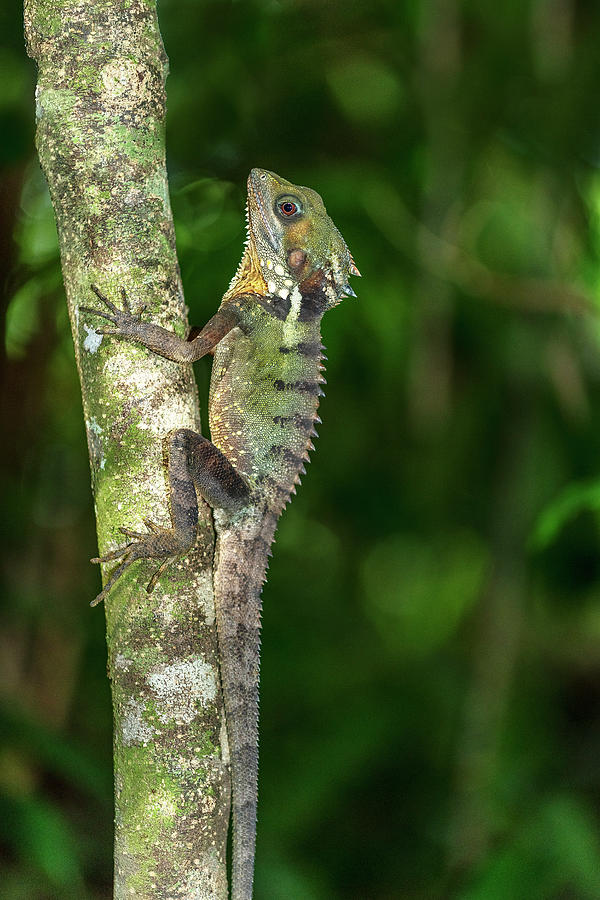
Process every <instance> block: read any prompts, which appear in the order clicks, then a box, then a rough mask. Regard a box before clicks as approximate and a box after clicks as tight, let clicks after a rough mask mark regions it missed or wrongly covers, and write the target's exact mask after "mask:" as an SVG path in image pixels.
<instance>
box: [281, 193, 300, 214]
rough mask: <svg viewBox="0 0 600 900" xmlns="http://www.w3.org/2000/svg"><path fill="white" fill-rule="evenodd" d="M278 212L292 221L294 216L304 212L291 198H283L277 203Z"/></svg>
mask: <svg viewBox="0 0 600 900" xmlns="http://www.w3.org/2000/svg"><path fill="white" fill-rule="evenodd" d="M277 210H278V211H279V212H280V213H281V215H282V216H283V217H284V218H286V219H291V218H292V216H297V215H298V214H299V213H301V212H302V210H301V209H300V206H299V205H298V203H295V202H294V200H291V199H290V198H289V197H283V198H282V199H281V200H278V201H277Z"/></svg>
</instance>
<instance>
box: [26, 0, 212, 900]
mask: <svg viewBox="0 0 600 900" xmlns="http://www.w3.org/2000/svg"><path fill="white" fill-rule="evenodd" d="M25 28H26V36H27V41H28V48H29V52H30V55H31V56H32V57H34V59H35V60H36V61H37V64H38V86H37V92H36V116H37V145H38V151H39V156H40V161H41V164H42V168H43V170H44V172H45V175H46V178H47V181H48V185H49V187H50V194H51V197H52V202H53V205H54V210H55V215H56V223H57V229H58V236H59V243H60V250H61V260H62V268H63V277H64V283H65V289H66V295H67V301H68V305H69V313H70V317H71V325H72V330H73V339H74V344H75V355H76V359H77V366H78V369H79V374H80V378H81V388H82V398H83V411H84V418H85V424H86V429H87V435H88V446H89V451H90V466H91V473H92V488H93V491H94V498H95V508H96V516H97V525H98V542H99V547H100V553H101V554H102V553H105V552H107V551H108V550H111V549H113V548H115V547H116V546H118V545H120V544H121V543H122V542H123V536H122V535H121V534H120V532H119V530H118V529H119V527H120V526H126V527H129V528H134V529H136V530H143V525H142V519H143V518H144V517H147V516H149V517H151V518H152V519H154V520H155V521H157V522H159V523H162V524H167V523H168V520H169V512H168V506H167V499H166V498H167V494H166V480H165V470H164V465H163V442H164V438H165V436H166V435H167V434H168V432H169V431H170V430H171V429H172V428H174V427H187V428H193V429H195V430H199V429H200V419H199V413H198V403H197V395H196V388H195V384H194V380H193V374H192V371H191V368H190V367H184V366H178V365H176V364H174V363H171V362H169V361H167V360H164V359H161V358H159V357H157V356H155V355H152V354H150V353H149V352H147V351H146V350H144V349H142V348H140V347H138V346H134V345H132V344H128V343H126V342H122V341H118V340H115V339H112V338H107V337H102V336H100V335H98V334H97V333H96V331H95V326H97V325H99V324H100V320H96V319H94V317H93V316H91V315H89V314H88V313H81V312H80V311H79V307H80V305H91V306H93V305H94V304H95V298H94V296H93V295H92V294H91V293H90V289H89V285H90V283H91V282H95V283H97V284H98V285H99V287H100V288H101V290H102V291H103V292H104V293H105V294H107V295H108V296H110V297H112V298H114V299H118V298H119V292H120V289H121V287H125V288H126V290H127V292H128V295H129V297H130V298H131V301H132V303H133V304H134V305H135V303H145V304H147V313H146V314H147V315H148V316H149V317H150V318H151V319H152V320H153V321H154V322H157V323H159V324H162V325H164V326H166V327H170V328H173V329H175V330H176V331H177V332H178V333H179V334H183V333H185V330H186V328H187V323H186V318H185V306H184V300H183V292H182V288H181V282H180V276H179V269H178V264H177V258H176V253H175V236H174V230H173V222H172V217H171V208H170V203H169V195H168V185H167V176H166V169H165V149H164V117H165V89H164V85H165V77H166V71H167V59H166V56H165V53H164V48H163V45H162V40H161V37H160V32H159V29H158V22H157V17H156V5H155V3H154V2H144V0H130V2H127V3H122V2H121V0H90V2H85V3H82V2H74V0H51V2H50V0H27V2H26V4H25ZM212 551H213V535H212V527H211V519H210V515H209V512H208V510H207V509H204V510H203V515H202V520H201V527H200V534H199V539H198V542H197V546H196V548H195V550H194V551H193V552H192V553H191V554H190V555H189V557H187V558H186V559H182V560H179V561H175V562H174V563H173V564H172V566H171V568H170V569H168V570H167V572H166V573H165V574H164V575H163V577H162V578H161V579H160V581H159V583H158V585H157V587H156V589H155V591H154V593H153V594H152V595H148V594H147V593H146V591H145V586H146V584H147V583H148V581H149V579H150V576H151V574H152V564H151V563H150V562H140V563H137V564H136V565H135V566H133V567H132V568H131V569H130V570H128V572H127V573H126V574H125V576H124V577H123V578H122V579H121V581H120V582H119V583H118V584H117V585H116V586H115V588H114V589H113V591H112V592H111V595H110V597H109V599H108V602H107V604H106V621H107V642H108V655H109V674H110V677H111V682H112V694H113V704H114V758H115V800H116V816H115V819H116V833H115V897H116V898H119V900H121V898H125V897H128V898H129V897H132V896H138V897H144V898H177V897H185V898H196V900H204V898H207V900H208V898H211V900H213V898H214V900H217V898H218V900H222V898H225V897H226V896H227V888H226V877H225V864H224V855H225V841H226V833H227V821H228V812H229V781H228V772H227V766H226V761H227V760H226V759H224V756H225V757H226V755H227V748H226V746H225V747H224V746H223V745H224V744H226V741H225V740H223V739H222V735H224V733H225V729H224V727H223V710H222V702H221V694H220V689H219V679H218V668H217V649H216V636H215V630H214V609H213V599H212V578H211V572H210V566H211V564H212ZM86 599H91V598H82V602H84V601H85V600H86ZM94 614H96V613H92V612H91V613H90V615H94Z"/></svg>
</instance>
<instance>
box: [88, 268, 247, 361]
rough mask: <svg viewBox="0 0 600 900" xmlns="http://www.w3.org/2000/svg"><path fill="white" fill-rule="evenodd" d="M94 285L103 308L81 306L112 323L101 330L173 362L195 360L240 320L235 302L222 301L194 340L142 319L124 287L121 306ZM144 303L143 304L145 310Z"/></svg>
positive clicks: (210, 348)
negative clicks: (134, 310) (130, 303)
mask: <svg viewBox="0 0 600 900" xmlns="http://www.w3.org/2000/svg"><path fill="white" fill-rule="evenodd" d="M90 287H91V289H92V290H93V292H94V293H95V295H96V296H97V297H98V299H99V300H100V301H101V302H102V303H103V305H104V306H103V308H101V309H94V308H93V307H91V306H80V307H79V309H80V310H81V312H87V313H92V315H95V316H100V317H101V318H102V319H106V321H107V322H109V323H110V325H109V326H105V327H102V328H97V329H96V331H97V333H98V334H111V335H114V336H116V337H122V338H127V339H129V340H131V341H137V343H139V344H143V345H144V346H145V347H148V349H149V350H153V351H154V352H155V353H158V354H159V355H160V356H165V357H166V358H167V359H172V360H173V361H174V362H180V363H184V362H187V363H189V362H195V361H196V360H197V359H200V358H201V357H202V356H204V355H205V354H206V353H209V352H210V350H212V349H213V347H214V346H215V345H216V344H218V343H219V341H220V340H222V338H224V337H225V335H226V334H228V333H229V332H230V331H231V329H232V328H235V327H236V325H237V323H238V316H237V313H238V309H237V307H235V306H234V305H233V304H225V305H222V306H221V307H220V308H219V309H218V310H217V312H216V313H215V314H214V316H213V317H212V318H211V319H209V320H208V322H207V323H206V325H205V326H204V328H203V329H202V330H201V331H200V333H199V334H198V335H197V336H196V337H195V338H194V340H193V341H184V340H182V338H180V337H178V336H177V335H176V334H174V333H173V332H172V331H169V330H168V329H166V328H162V327H161V326H160V325H153V324H152V323H151V322H142V320H141V318H140V315H139V314H136V313H134V312H133V311H132V309H131V306H130V305H129V300H128V299H127V294H126V292H125V288H122V289H121V300H122V304H123V305H122V307H118V306H117V305H116V304H115V303H113V302H112V300H109V298H108V297H105V296H104V294H103V293H101V291H100V290H99V289H98V288H97V287H96V285H95V284H92V285H90ZM144 309H145V307H142V310H141V312H143V311H144Z"/></svg>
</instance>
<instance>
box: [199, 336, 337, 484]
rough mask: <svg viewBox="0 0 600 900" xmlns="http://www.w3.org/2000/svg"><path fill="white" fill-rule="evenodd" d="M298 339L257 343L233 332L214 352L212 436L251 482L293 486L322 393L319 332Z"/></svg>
mask: <svg viewBox="0 0 600 900" xmlns="http://www.w3.org/2000/svg"><path fill="white" fill-rule="evenodd" d="M299 337H302V338H303V340H298V335H295V336H294V337H293V338H292V340H290V339H289V336H288V335H285V336H284V335H281V340H278V339H276V340H274V341H273V340H272V339H271V340H270V341H269V343H268V344H267V343H264V344H261V343H260V342H257V341H256V340H251V339H249V338H247V337H245V336H244V335H242V334H241V333H240V332H238V333H237V334H236V335H233V336H232V338H230V339H229V340H227V338H226V339H225V340H223V341H221V343H220V344H219V346H218V347H217V350H216V352H215V356H214V361H213V375H212V379H211V390H210V404H209V421H210V430H211V438H212V441H213V443H214V444H215V445H216V446H217V447H218V448H219V449H220V450H221V451H222V452H223V453H224V454H225V455H226V456H227V458H228V459H229V461H230V462H231V463H232V465H233V466H234V467H235V468H236V469H237V470H238V471H239V472H240V474H242V475H244V476H245V477H246V478H248V480H249V481H250V483H251V484H256V485H259V486H260V484H261V483H263V484H271V485H273V484H277V485H279V486H281V487H283V488H285V489H286V490H289V489H291V487H292V485H293V483H294V479H295V477H296V475H297V474H298V472H299V471H300V470H301V468H302V465H303V458H305V454H306V451H307V449H308V447H309V446H310V435H311V432H312V429H313V427H314V420H315V417H316V413H317V407H318V405H319V398H320V395H321V394H322V390H321V381H322V377H321V352H320V335H319V334H318V332H317V333H316V334H309V335H306V334H301V335H300V336H299ZM284 338H287V340H286V341H285V342H284ZM306 338H310V340H308V339H306ZM298 348H300V349H298Z"/></svg>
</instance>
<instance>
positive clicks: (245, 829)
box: [215, 523, 274, 900]
mask: <svg viewBox="0 0 600 900" xmlns="http://www.w3.org/2000/svg"><path fill="white" fill-rule="evenodd" d="M268 530H270V531H271V534H270V536H269V535H268V534H264V529H262V531H263V534H261V536H260V537H253V538H252V539H251V540H243V539H241V538H240V534H239V533H237V534H234V533H233V532H229V533H227V532H226V533H224V534H221V535H220V536H219V539H218V544H217V559H216V567H215V604H216V610H217V632H218V638H219V655H220V664H221V684H222V688H223V697H224V702H225V714H226V718H227V737H228V741H229V752H230V757H231V782H232V794H233V798H232V811H233V838H232V887H231V900H252V884H253V880H254V855H255V845H256V807H257V799H258V687H259V674H260V672H259V669H260V612H261V600H260V593H261V590H262V585H263V581H264V579H265V572H266V568H267V552H268V550H269V546H270V543H271V540H272V533H273V531H274V523H273V528H272V530H271V529H270V528H269V529H268Z"/></svg>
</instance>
